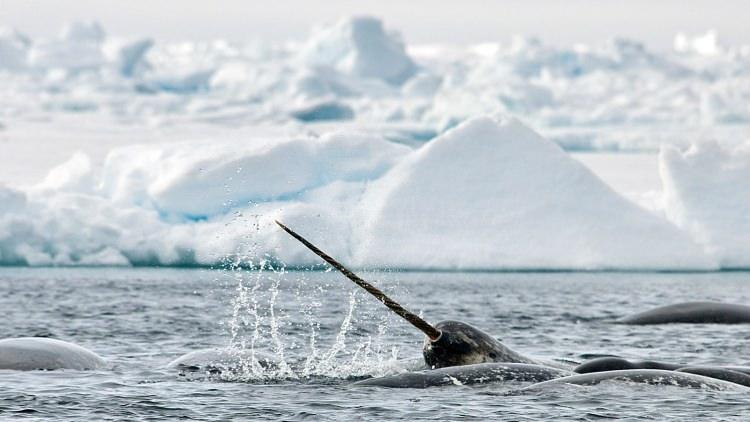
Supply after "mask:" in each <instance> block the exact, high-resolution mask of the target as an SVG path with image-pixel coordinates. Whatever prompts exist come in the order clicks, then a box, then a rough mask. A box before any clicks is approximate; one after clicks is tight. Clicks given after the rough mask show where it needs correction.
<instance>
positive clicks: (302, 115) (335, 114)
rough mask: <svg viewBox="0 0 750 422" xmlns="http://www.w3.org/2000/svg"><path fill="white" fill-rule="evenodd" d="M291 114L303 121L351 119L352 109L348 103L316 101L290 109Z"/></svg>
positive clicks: (352, 116) (352, 115)
mask: <svg viewBox="0 0 750 422" xmlns="http://www.w3.org/2000/svg"><path fill="white" fill-rule="evenodd" d="M291 115H292V116H294V118H295V119H297V120H301V121H303V122H315V121H321V120H351V119H353V118H354V110H352V108H351V107H349V106H348V105H346V104H344V103H342V102H339V101H335V100H330V101H318V102H315V103H312V104H308V105H305V106H302V107H299V108H297V109H295V110H292V112H291Z"/></svg>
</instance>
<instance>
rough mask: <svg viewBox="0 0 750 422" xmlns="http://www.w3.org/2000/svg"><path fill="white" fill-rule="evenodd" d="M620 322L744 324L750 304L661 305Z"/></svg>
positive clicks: (749, 319)
mask: <svg viewBox="0 0 750 422" xmlns="http://www.w3.org/2000/svg"><path fill="white" fill-rule="evenodd" d="M617 322H618V323H620V324H633V325H647V324H676V323H691V324H743V323H750V306H745V305H739V304H732V303H721V302H685V303H677V304H674V305H667V306H660V307H658V308H654V309H651V310H648V311H645V312H640V313H637V314H634V315H630V316H626V317H623V318H620V319H618V320H617Z"/></svg>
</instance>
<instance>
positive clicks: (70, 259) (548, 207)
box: [0, 17, 750, 270]
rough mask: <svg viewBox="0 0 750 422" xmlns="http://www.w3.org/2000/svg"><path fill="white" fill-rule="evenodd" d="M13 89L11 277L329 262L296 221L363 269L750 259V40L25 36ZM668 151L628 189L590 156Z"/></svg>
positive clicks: (7, 70) (14, 44)
mask: <svg viewBox="0 0 750 422" xmlns="http://www.w3.org/2000/svg"><path fill="white" fill-rule="evenodd" d="M146 35H147V34H146ZM0 98H2V102H0V148H1V149H2V155H1V156H0V164H2V165H0V183H3V182H4V183H5V184H6V186H3V185H0V264H21V265H213V264H216V263H219V262H221V261H222V260H224V259H227V257H232V256H237V255H244V256H247V257H249V258H256V259H260V258H269V259H280V260H283V261H284V262H286V263H287V264H290V265H310V264H315V263H318V260H317V259H316V258H315V257H314V256H311V254H309V253H307V251H305V250H303V249H301V248H299V246H298V245H296V244H295V243H294V241H293V240H291V239H289V238H288V237H287V236H284V234H283V233H280V232H279V231H278V230H277V229H276V228H275V226H274V225H273V224H272V221H273V219H274V218H280V219H282V220H284V221H285V222H286V223H287V224H289V225H290V226H292V227H294V228H295V229H297V230H298V231H300V232H301V233H304V234H306V235H307V236H308V237H310V238H311V239H312V240H314V241H316V242H317V243H319V244H320V245H321V246H324V247H325V249H326V250H328V251H329V252H330V253H332V254H333V255H335V256H337V257H340V258H341V259H342V260H344V261H346V262H348V263H351V264H353V265H356V266H362V267H368V266H378V267H403V268H430V269H466V268H482V269H517V268H524V269H532V268H544V269H561V268H564V269H609V268H615V269H696V270H705V269H716V268H747V267H750V260H749V259H748V256H750V250H748V247H750V246H749V245H750V223H749V222H748V217H747V216H748V215H750V203H748V198H750V191H748V182H747V181H748V178H749V177H750V174H748V169H749V168H750V164H749V162H750V158H748V146H747V145H748V144H747V141H746V140H747V139H748V138H750V106H748V104H750V46H733V45H726V44H723V43H722V42H721V37H720V34H718V33H716V32H708V33H706V34H705V35H698V36H693V35H690V34H678V35H677V36H676V37H675V40H674V50H673V51H652V50H650V49H649V48H648V46H646V45H643V44H641V43H639V42H637V41H634V40H625V39H618V38H614V39H611V40H605V41H603V42H602V43H601V44H599V45H574V46H568V47H558V46H552V45H548V44H545V43H544V41H542V40H538V39H534V38H528V37H516V38H514V39H512V40H510V41H509V42H490V43H485V44H480V45H471V46H458V45H421V46H420V45H409V44H408V40H403V39H402V38H401V37H400V35H398V33H397V32H396V31H395V30H394V28H390V27H389V26H388V25H387V24H384V23H383V22H381V21H380V20H378V19H376V18H373V17H353V18H345V19H342V20H340V21H338V22H335V23H333V24H330V25H322V26H320V27H318V28H315V29H314V30H313V31H312V32H311V34H310V36H309V37H308V39H306V40H298V41H294V42H287V43H275V44H263V43H249V44H237V43H231V42H228V41H223V40H214V41H205V42H169V43H167V42H155V41H153V40H151V39H150V38H149V37H144V38H140V39H129V40H128V39H119V38H117V37H113V36H110V35H109V34H107V32H106V31H105V29H104V28H102V27H101V26H100V25H98V24H97V23H95V22H87V23H73V24H70V25H68V26H66V27H65V28H64V29H63V31H62V32H61V33H60V35H59V36H57V37H54V38H51V39H31V38H29V37H27V36H25V35H23V34H21V33H19V32H18V31H16V30H14V29H11V28H3V29H0ZM482 116H485V117H482ZM486 116H507V117H502V118H495V117H486ZM513 116H515V117H516V118H518V119H517V120H516V119H514V118H513ZM521 121H522V122H523V123H521ZM532 128H533V130H532ZM537 132H538V133H537ZM707 139H712V140H713V141H712V142H706V140H707ZM691 145H693V146H691ZM660 149H661V153H660V156H659V170H660V174H658V175H657V173H656V171H654V172H653V175H651V176H649V177H642V175H638V174H635V173H637V172H638V171H639V169H637V168H630V167H629V166H628V165H625V166H624V167H623V168H621V169H618V170H616V172H615V173H616V174H615V177H609V176H611V173H610V174H609V176H608V177H605V181H607V182H609V183H610V185H609V186H608V185H607V184H605V183H604V182H603V181H602V180H600V179H599V178H598V177H597V175H596V174H594V173H592V172H591V171H590V170H589V169H590V168H593V169H595V170H596V169H597V167H598V168H599V170H597V172H598V173H599V174H604V173H606V172H607V171H609V170H612V169H611V168H604V167H607V164H601V163H598V164H592V163H595V162H596V160H594V159H591V157H580V156H579V157H577V158H578V159H579V161H581V162H584V163H588V164H587V165H588V168H589V169H587V167H585V166H582V165H581V164H580V163H579V161H576V160H575V159H573V158H572V156H571V154H570V152H571V151H576V152H580V151H585V152H587V153H588V154H596V153H597V152H602V151H606V152H607V153H608V154H610V156H611V154H612V153H613V152H615V153H616V152H622V151H629V152H647V153H650V154H655V153H656V152H657V151H659V150H660ZM650 157H655V155H651V156H650ZM639 160H640V159H639ZM629 162H631V163H633V162H636V161H633V160H631V161H629ZM643 162H647V161H644V160H640V161H638V163H643ZM655 162H656V159H654V163H655ZM620 164H621V165H622V163H620ZM639 165H641V164H639ZM55 166H56V167H55ZM53 167H54V168H53ZM654 170H656V164H654ZM613 171H614V170H613ZM628 171H632V172H633V173H634V174H633V176H632V177H626V176H627V174H626V173H627V172H628ZM624 173H625V174H624ZM44 174H46V176H44V177H43V175H44ZM633 180H637V181H639V182H637V183H634V182H633ZM613 181H615V182H614V183H613ZM638 183H640V184H641V185H642V186H638V188H637V189H636V190H635V191H631V190H629V188H630V187H632V186H635V185H636V184H638ZM648 185H652V186H651V187H649V186H648ZM612 186H614V187H615V188H617V189H618V190H619V191H615V190H613V189H612ZM623 186H625V187H623ZM639 205H640V206H639ZM643 245H648V247H644V246H643Z"/></svg>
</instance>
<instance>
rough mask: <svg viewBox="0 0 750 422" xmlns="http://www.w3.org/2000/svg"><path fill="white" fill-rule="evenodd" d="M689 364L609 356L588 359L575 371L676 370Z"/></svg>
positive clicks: (582, 372)
mask: <svg viewBox="0 0 750 422" xmlns="http://www.w3.org/2000/svg"><path fill="white" fill-rule="evenodd" d="M684 366H687V365H679V364H676V363H667V362H658V361H654V360H630V359H623V358H620V357H614V356H607V357H601V358H596V359H591V360H587V361H586V362H583V363H582V364H580V365H578V366H576V367H575V368H574V369H573V372H575V373H577V374H588V373H592V372H605V371H619V370H623V369H664V370H667V371H674V370H676V369H679V368H682V367H684Z"/></svg>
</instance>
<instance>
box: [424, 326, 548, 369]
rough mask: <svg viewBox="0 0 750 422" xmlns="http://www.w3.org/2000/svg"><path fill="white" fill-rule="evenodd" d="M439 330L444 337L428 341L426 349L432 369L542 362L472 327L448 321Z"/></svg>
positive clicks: (426, 341)
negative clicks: (489, 363) (494, 363)
mask: <svg viewBox="0 0 750 422" xmlns="http://www.w3.org/2000/svg"><path fill="white" fill-rule="evenodd" d="M435 328H437V329H438V330H440V333H441V335H440V337H439V338H438V339H437V340H431V339H429V338H428V339H426V340H425V344H424V349H422V353H423V355H424V360H425V362H426V363H427V365H428V366H429V367H430V368H445V367H448V366H461V365H473V364H477V363H487V362H508V363H531V364H537V363H538V362H536V361H534V360H533V359H529V358H527V357H525V356H523V355H520V354H518V353H516V352H514V351H513V350H511V349H509V348H507V347H506V346H505V345H503V344H502V343H500V342H499V341H498V340H497V339H495V338H494V337H492V336H490V335H489V334H487V333H485V332H484V331H482V330H480V329H478V328H474V327H472V326H471V325H469V324H466V323H463V322H460V321H450V320H448V321H441V322H438V323H437V324H435Z"/></svg>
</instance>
